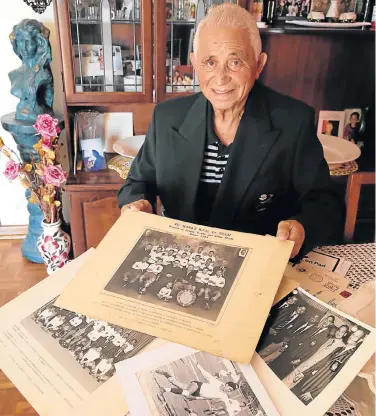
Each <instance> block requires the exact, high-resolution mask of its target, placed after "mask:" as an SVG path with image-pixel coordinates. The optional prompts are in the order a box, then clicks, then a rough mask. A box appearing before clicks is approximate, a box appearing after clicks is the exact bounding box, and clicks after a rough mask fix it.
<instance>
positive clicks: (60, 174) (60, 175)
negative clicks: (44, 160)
mask: <svg viewBox="0 0 376 416" xmlns="http://www.w3.org/2000/svg"><path fill="white" fill-rule="evenodd" d="M43 180H44V182H45V183H46V184H50V185H53V186H57V187H60V186H61V185H62V184H63V183H64V182H65V181H66V180H67V174H66V173H65V172H64V170H63V168H62V167H61V166H60V165H58V166H54V165H48V166H46V168H45V169H44V171H43Z"/></svg>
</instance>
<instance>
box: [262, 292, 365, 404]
mask: <svg viewBox="0 0 376 416" xmlns="http://www.w3.org/2000/svg"><path fill="white" fill-rule="evenodd" d="M369 333H370V331H369V330H368V329H365V328H364V327H362V326H361V325H359V324H358V323H355V322H354V321H352V320H351V318H349V317H347V316H346V317H345V316H343V315H341V314H340V312H339V311H337V312H334V309H333V308H331V307H329V306H327V305H325V304H324V303H323V302H320V301H317V300H316V299H315V298H314V297H312V296H309V295H308V294H306V293H305V292H304V291H302V290H301V289H300V288H298V289H296V290H294V291H293V292H291V293H290V294H289V295H288V296H286V297H285V298H284V299H282V300H281V301H280V302H278V303H277V304H276V305H274V306H273V308H272V309H271V312H270V315H269V317H268V320H267V323H266V325H265V327H264V330H263V333H262V336H261V338H260V341H259V344H258V345H257V349H256V351H257V353H258V354H259V356H260V357H261V358H262V360H263V361H264V362H265V363H266V364H267V365H268V366H269V368H270V369H271V370H272V371H273V372H274V374H276V375H277V377H278V378H279V379H280V380H281V381H282V382H283V383H284V385H285V386H286V387H288V388H289V389H290V391H291V392H292V393H293V394H294V395H295V396H296V397H297V398H298V399H299V400H300V401H301V402H302V403H304V404H306V405H308V404H309V403H311V402H312V401H313V400H314V399H315V397H317V396H318V395H319V394H320V393H321V392H322V391H323V390H324V389H325V388H326V387H327V386H329V385H330V383H331V382H332V380H333V379H334V378H335V377H337V375H338V374H339V373H340V371H341V369H342V368H343V367H344V366H345V365H346V363H347V362H348V361H349V359H351V357H352V356H353V355H354V353H355V352H356V351H357V349H358V348H359V347H360V346H361V345H362V342H363V341H364V340H365V338H366V337H367V336H368V335H369ZM339 377H340V376H339Z"/></svg>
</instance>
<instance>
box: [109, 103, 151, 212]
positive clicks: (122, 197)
mask: <svg viewBox="0 0 376 416" xmlns="http://www.w3.org/2000/svg"><path fill="white" fill-rule="evenodd" d="M156 113H157V107H155V109H154V112H153V117H152V121H151V124H150V126H149V129H148V132H147V133H146V138H145V142H144V144H143V145H142V147H141V149H140V151H139V152H138V154H137V156H136V157H135V159H134V160H133V162H132V166H131V169H130V170H129V173H128V177H127V179H126V180H125V183H124V185H123V186H122V188H121V189H120V190H119V192H118V195H117V197H118V204H119V208H121V207H122V206H124V205H126V204H129V203H131V202H135V201H138V200H140V199H146V200H148V201H149V202H150V203H151V205H152V206H153V207H154V206H155V202H156V194H157V190H156V189H157V186H156V129H157V126H156V124H157V121H156V119H157V116H156Z"/></svg>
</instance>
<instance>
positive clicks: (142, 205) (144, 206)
mask: <svg viewBox="0 0 376 416" xmlns="http://www.w3.org/2000/svg"><path fill="white" fill-rule="evenodd" d="M127 209H129V210H131V211H142V212H147V213H149V214H152V213H153V208H152V206H151V204H150V202H149V201H147V200H146V199H141V200H140V201H135V202H132V203H131V204H127V205H124V206H123V207H122V208H121V212H122V213H123V212H124V211H125V210H127Z"/></svg>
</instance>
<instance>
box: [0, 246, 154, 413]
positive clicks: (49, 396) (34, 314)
mask: <svg viewBox="0 0 376 416" xmlns="http://www.w3.org/2000/svg"><path fill="white" fill-rule="evenodd" d="M93 255H94V249H91V250H90V251H88V252H86V253H85V254H83V255H81V256H80V257H78V258H77V259H75V260H74V261H72V262H71V263H69V264H67V265H66V266H65V267H64V268H63V269H61V270H60V271H58V272H56V273H55V274H53V275H52V276H49V277H47V278H46V279H44V280H43V281H42V282H40V283H38V284H37V285H35V286H34V287H32V288H31V289H29V290H28V291H26V292H24V293H23V294H21V295H20V296H18V297H17V298H15V299H14V300H12V301H11V302H9V303H7V304H6V305H5V306H3V307H2V308H0V328H1V332H0V368H1V369H2V370H3V371H4V373H5V374H6V375H7V377H8V378H9V379H10V380H11V381H12V383H13V384H14V385H15V386H16V387H17V388H18V389H19V390H20V392H21V393H22V394H23V396H25V398H26V400H28V402H29V403H30V404H31V405H32V406H33V407H34V409H35V410H36V411H37V412H38V414H40V415H41V416H47V415H49V416H51V415H54V416H68V415H69V416H71V415H75V416H82V415H91V416H103V415H104V414H109V415H111V416H124V415H125V414H126V412H127V406H126V403H125V401H124V399H123V395H122V391H121V388H120V385H119V383H118V381H117V379H116V378H115V377H111V378H109V379H108V381H105V382H98V381H97V379H96V378H95V377H93V376H92V375H90V374H89V373H88V367H87V368H86V369H83V368H82V367H81V365H80V364H79V362H78V360H77V359H75V356H74V355H73V354H72V352H71V351H70V350H69V340H71V345H74V342H77V344H76V345H79V344H78V341H79V340H80V341H81V342H82V341H84V342H85V341H86V340H88V337H89V336H90V335H89V333H87V332H88V330H87V329H85V323H86V321H85V320H84V319H85V317H80V316H78V315H76V316H74V317H73V316H72V317H71V319H70V321H69V325H70V326H71V328H68V324H67V322H68V318H67V319H66V322H64V324H60V322H59V319H60V318H59V315H60V313H62V314H64V313H66V312H67V311H58V310H57V308H56V309H55V310H54V312H53V313H51V311H52V309H51V306H52V304H53V302H54V299H55V298H56V297H57V296H59V294H60V293H61V291H62V290H63V288H64V287H65V286H66V285H67V284H68V283H69V282H70V280H71V279H72V278H73V277H74V275H75V274H76V273H77V271H78V270H79V268H80V267H81V266H82V265H83V264H84V263H85V262H86V261H90V259H91V258H92V256H93ZM48 304H50V305H51V306H47V305H48ZM54 313H57V314H55V317H54ZM66 317H67V315H66ZM81 318H82V323H81V324H80V320H81ZM73 319H74V320H73ZM86 319H88V318H86ZM89 320H90V318H89ZM90 322H91V325H92V328H94V327H95V324H96V322H95V320H94V319H92V320H91V321H90ZM101 324H102V325H103V324H104V325H105V327H106V331H107V330H109V329H111V328H110V326H109V325H107V324H106V323H101ZM64 325H67V326H66V327H65V328H64ZM74 325H77V326H74ZM89 325H90V324H89ZM98 325H99V324H98ZM47 327H48V328H47ZM86 328H87V327H86ZM112 329H113V327H112ZM72 330H74V331H73V332H69V331H72ZM64 331H67V332H66V333H65V334H64V335H63V333H64ZM77 331H82V334H81V336H80V337H78V336H77V335H78V332H77ZM85 331H86V332H85ZM73 333H74V334H75V335H76V336H77V337H76V338H74V337H73V336H72V334H73ZM144 337H145V336H144ZM93 339H94V338H93ZM144 340H145V338H144ZM148 341H149V340H146V342H148ZM93 342H98V341H93ZM99 342H100V340H99ZM107 345H108V343H107ZM153 345H155V346H158V345H160V342H159V340H155V341H152V342H151V343H150V344H148V346H147V347H146V348H145V349H144V350H147V349H148V348H152V346H153ZM108 351H109V352H108V354H107V355H108V356H110V357H111V355H110V354H111V352H110V350H108ZM103 354H104V352H103ZM102 364H103V363H102ZM104 398H111V399H110V400H104Z"/></svg>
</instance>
